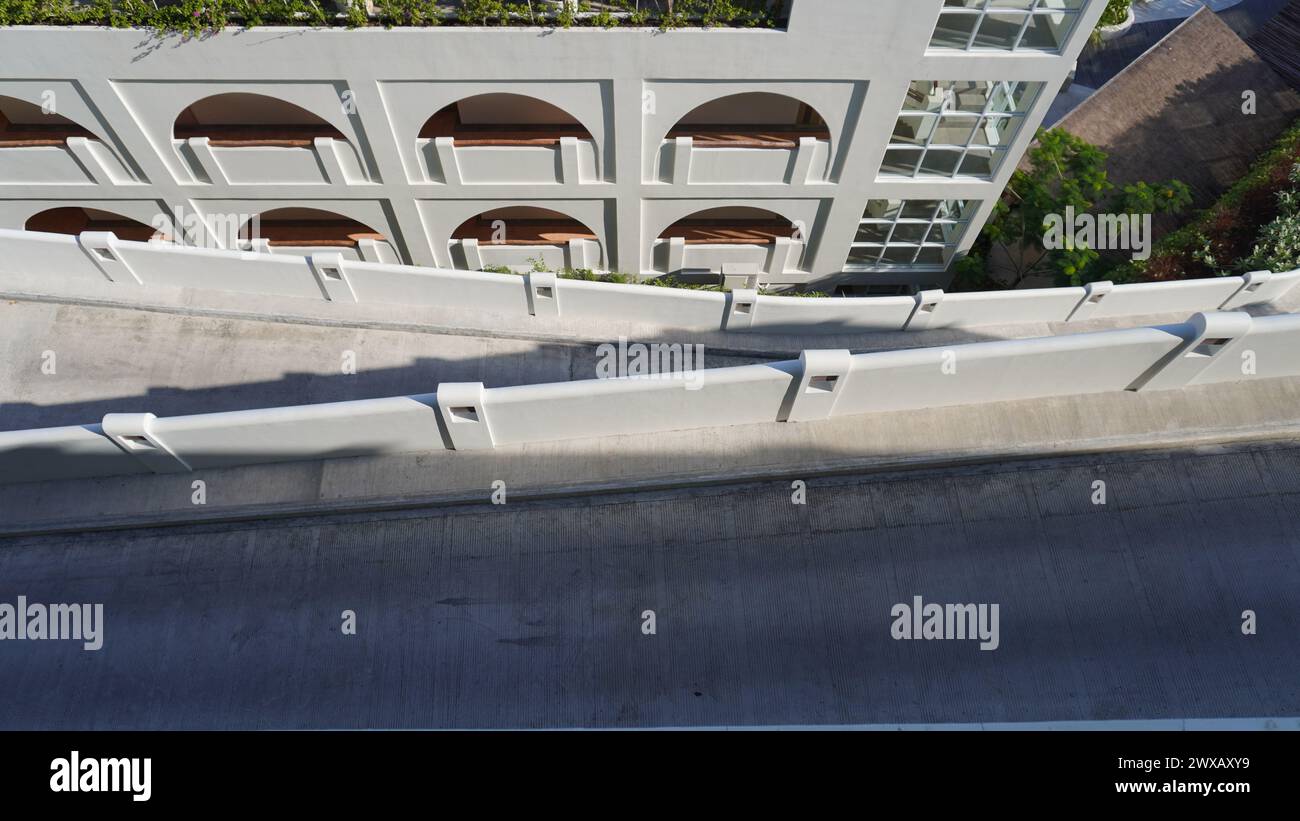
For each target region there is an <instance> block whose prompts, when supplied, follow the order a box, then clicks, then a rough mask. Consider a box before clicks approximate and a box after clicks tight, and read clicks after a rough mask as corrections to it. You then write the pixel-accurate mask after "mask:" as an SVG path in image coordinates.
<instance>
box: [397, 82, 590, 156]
mask: <svg viewBox="0 0 1300 821" xmlns="http://www.w3.org/2000/svg"><path fill="white" fill-rule="evenodd" d="M438 137H450V138H452V139H453V140H454V141H455V144H456V145H457V146H493V145H496V146H523V145H542V146H546V145H558V144H559V142H560V139H561V138H563V137H574V138H576V139H579V140H590V139H591V132H589V131H588V130H587V128H586V127H585V126H583V124H582V123H580V122H578V120H577V119H576V118H574V117H573V116H572V115H570V114H569V113H568V112H567V111H565V110H564V109H562V108H559V107H558V106H555V105H552V104H551V103H548V102H546V101H544V100H539V99H537V98H536V97H528V96H525V95H523V94H503V93H492V94H479V95H476V96H474V97H466V98H465V99H463V100H458V101H457V102H454V103H452V104H451V105H448V106H446V107H444V108H443V109H442V110H440V111H438V113H436V114H434V115H433V116H432V117H430V118H429V119H428V120H426V121H425V123H424V126H423V127H422V128H421V129H420V139H424V140H433V139H437V138H438Z"/></svg>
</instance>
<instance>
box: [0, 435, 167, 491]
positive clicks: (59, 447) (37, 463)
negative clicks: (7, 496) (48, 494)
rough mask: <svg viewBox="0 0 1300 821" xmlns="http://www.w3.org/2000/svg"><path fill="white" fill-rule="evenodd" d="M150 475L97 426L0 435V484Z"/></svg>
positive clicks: (147, 470) (146, 469)
mask: <svg viewBox="0 0 1300 821" xmlns="http://www.w3.org/2000/svg"><path fill="white" fill-rule="evenodd" d="M148 472H149V469H148V468H146V467H145V466H144V465H143V464H141V463H140V462H138V461H137V460H135V459H133V458H131V457H130V456H128V455H127V454H126V453H125V452H123V451H122V450H121V448H119V447H118V446H117V445H115V444H113V440H112V439H110V438H108V437H107V436H105V435H104V432H103V431H102V430H101V429H100V427H99V426H98V425H69V426H67V427H62V428H36V429H34V430H8V431H0V484H17V483H20V482H43V481H46V480H50V479H80V478H88V477H94V476H121V475H127V474H132V473H148Z"/></svg>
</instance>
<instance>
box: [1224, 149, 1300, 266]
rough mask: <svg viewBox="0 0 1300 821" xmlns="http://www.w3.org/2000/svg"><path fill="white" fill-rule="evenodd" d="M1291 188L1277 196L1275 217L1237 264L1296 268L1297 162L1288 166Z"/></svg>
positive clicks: (1299, 256)
mask: <svg viewBox="0 0 1300 821" xmlns="http://www.w3.org/2000/svg"><path fill="white" fill-rule="evenodd" d="M1289 181H1290V183H1291V186H1292V187H1291V188H1290V189H1289V190H1286V191H1280V192H1278V195H1277V200H1278V216H1277V218H1276V219H1274V220H1273V221H1272V222H1270V223H1269V224H1267V225H1265V226H1264V227H1263V229H1261V230H1260V232H1259V241H1258V242H1257V243H1256V244H1255V248H1254V250H1253V252H1252V253H1251V255H1250V256H1249V257H1247V258H1246V259H1244V260H1243V261H1242V264H1241V265H1240V266H1239V267H1242V268H1248V269H1250V270H1252V271H1272V272H1273V273H1284V272H1286V271H1294V270H1296V269H1297V268H1300V162H1298V163H1296V164H1295V165H1293V166H1292V167H1291V174H1290V176H1289Z"/></svg>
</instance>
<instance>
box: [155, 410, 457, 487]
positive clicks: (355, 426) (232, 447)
mask: <svg viewBox="0 0 1300 821" xmlns="http://www.w3.org/2000/svg"><path fill="white" fill-rule="evenodd" d="M436 407H437V403H436V401H435V399H434V397H433V396H432V395H423V396H396V397H391V398H388V399H363V400H359V401H354V402H331V403H328V404H321V405H300V406H297V407H288V408H263V409H258V410H246V411H230V412H226V413H205V414H198V415H194V416H173V417H169V418H166V419H155V420H153V422H152V424H151V425H150V434H151V435H152V437H153V438H155V439H156V440H157V441H158V442H159V443H160V444H162V445H164V446H165V447H166V448H167V449H168V450H169V451H170V452H172V453H174V454H176V456H177V458H179V459H181V460H183V461H184V462H185V464H187V465H188V466H189V467H190V468H191V469H193V470H202V469H204V468H220V467H230V466H233V465H247V464H261V463H265V462H294V461H301V460H304V459H334V458H340V457H346V456H381V455H384V454H390V453H406V452H410V451H421V450H436V449H438V448H441V447H443V439H442V434H441V433H440V432H439V429H438V414H437V411H436V410H435V408H436Z"/></svg>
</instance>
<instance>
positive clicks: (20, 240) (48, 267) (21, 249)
mask: <svg viewBox="0 0 1300 821" xmlns="http://www.w3.org/2000/svg"><path fill="white" fill-rule="evenodd" d="M33 272H39V273H41V274H43V275H48V276H50V277H75V278H77V279H93V280H97V281H100V282H102V281H103V280H104V274H103V272H102V271H100V269H99V266H97V265H95V263H94V262H92V261H91V259H90V257H88V256H86V254H85V252H83V251H82V250H81V247H80V246H79V245H78V243H77V238H76V237H73V236H68V235H67V234H43V233H40V232H37V231H6V230H3V229H0V273H12V274H28V273H33Z"/></svg>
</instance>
